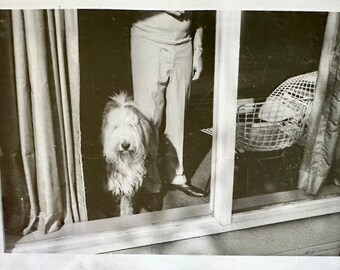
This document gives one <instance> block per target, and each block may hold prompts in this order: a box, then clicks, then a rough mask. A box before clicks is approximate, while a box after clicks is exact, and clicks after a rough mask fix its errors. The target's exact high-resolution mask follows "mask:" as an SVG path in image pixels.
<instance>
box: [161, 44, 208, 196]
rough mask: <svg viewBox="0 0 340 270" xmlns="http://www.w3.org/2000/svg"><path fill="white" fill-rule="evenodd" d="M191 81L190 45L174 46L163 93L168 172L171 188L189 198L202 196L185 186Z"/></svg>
mask: <svg viewBox="0 0 340 270" xmlns="http://www.w3.org/2000/svg"><path fill="white" fill-rule="evenodd" d="M191 81H192V44H191V42H188V43H185V44H182V45H177V46H175V50H174V58H173V66H172V69H171V74H170V80H169V84H168V87H167V90H166V101H167V102H166V127H165V133H164V135H165V140H166V146H167V153H166V161H167V173H168V178H169V181H170V184H171V186H172V187H176V188H177V189H179V190H181V191H183V192H185V193H186V194H188V195H190V196H198V197H200V196H204V194H203V191H201V190H199V189H197V188H195V187H193V186H191V185H188V183H187V179H186V177H185V174H184V166H183V151H184V124H185V123H184V120H185V110H186V105H187V102H188V99H189V94H190V87H191Z"/></svg>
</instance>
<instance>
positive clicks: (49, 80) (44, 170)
mask: <svg viewBox="0 0 340 270" xmlns="http://www.w3.org/2000/svg"><path fill="white" fill-rule="evenodd" d="M11 15H12V36H13V55H14V81H15V98H16V102H17V104H16V106H17V107H16V110H17V118H16V119H17V121H18V122H17V127H18V132H17V133H18V138H13V139H14V140H18V141H19V144H20V153H19V154H20V155H21V160H22V168H23V169H22V174H23V175H24V177H23V178H24V179H25V182H26V187H27V193H28V200H29V205H30V214H29V223H28V225H27V226H26V228H25V229H24V232H23V233H24V234H27V233H29V232H31V231H32V230H35V229H38V230H39V231H41V232H44V233H50V232H53V231H56V230H58V229H59V228H60V226H61V225H63V224H66V223H74V222H80V221H84V220H87V214H86V207H85V192H84V183H83V172H82V164H81V158H80V157H81V155H80V128H79V117H80V115H79V101H80V99H79V98H80V89H79V85H80V75H79V44H78V26H77V11H76V10H66V11H62V10H54V11H52V10H48V11H46V10H45V11H44V10H25V11H21V10H15V11H12V14H11Z"/></svg>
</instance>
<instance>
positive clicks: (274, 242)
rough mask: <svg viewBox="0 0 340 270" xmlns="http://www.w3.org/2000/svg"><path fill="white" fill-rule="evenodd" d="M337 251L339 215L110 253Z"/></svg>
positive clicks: (287, 253) (339, 247) (305, 253)
mask: <svg viewBox="0 0 340 270" xmlns="http://www.w3.org/2000/svg"><path fill="white" fill-rule="evenodd" d="M193 226H194V225H193ZM339 253H340V214H333V215H328V216H321V217H315V218H309V219H304V220H298V221H292V222H286V223H282V224H275V225H269V226H263V227H258V228H253V229H247V230H242V231H235V232H229V233H222V234H217V235H212V236H204V237H198V238H194V239H188V240H182V241H175V242H171V243H164V244H157V245H151V246H146V247H140V248H133V249H128V250H122V251H118V252H113V254H169V255H263V256H264V255H273V256H274V255H275V256H276V255H281V256H283V255H284V256H300V255H302V256H338V255H339Z"/></svg>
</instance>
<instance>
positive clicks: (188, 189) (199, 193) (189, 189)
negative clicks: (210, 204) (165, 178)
mask: <svg viewBox="0 0 340 270" xmlns="http://www.w3.org/2000/svg"><path fill="white" fill-rule="evenodd" d="M170 189H172V190H179V191H182V192H184V193H185V194H187V195H189V196H192V197H204V196H205V194H204V191H203V190H200V189H199V188H197V187H194V186H191V185H188V184H182V185H175V184H170Z"/></svg>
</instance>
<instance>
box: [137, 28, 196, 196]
mask: <svg viewBox="0 0 340 270" xmlns="http://www.w3.org/2000/svg"><path fill="white" fill-rule="evenodd" d="M192 56H193V52H192V43H191V41H189V42H186V43H183V44H179V45H168V44H160V43H157V42H153V41H151V40H147V39H144V38H142V37H139V36H136V35H133V34H132V36H131V61H132V79H133V92H134V100H135V102H136V103H137V105H138V107H139V109H140V110H141V111H142V113H144V114H145V116H146V117H148V118H149V119H150V120H151V121H152V123H153V125H154V127H155V132H156V135H155V138H154V140H153V141H152V145H151V151H150V155H151V157H152V158H154V159H157V156H158V148H159V132H160V127H161V126H163V125H162V120H163V119H165V123H164V126H165V130H164V136H165V140H166V145H167V149H166V163H167V176H168V178H169V181H170V182H173V179H174V177H175V176H176V175H182V174H183V173H184V168H183V144H184V117H185V108H186V104H187V101H188V98H189V94H190V87H191V79H192V60H193V59H192ZM163 117H164V118H163ZM149 175H150V177H151V178H152V180H151V181H153V183H149V187H148V185H146V188H147V190H150V191H153V192H156V190H157V189H158V183H161V180H160V177H159V173H158V171H157V168H156V169H155V168H153V169H151V172H149ZM173 184H183V183H173Z"/></svg>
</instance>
